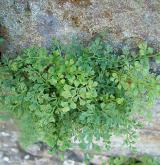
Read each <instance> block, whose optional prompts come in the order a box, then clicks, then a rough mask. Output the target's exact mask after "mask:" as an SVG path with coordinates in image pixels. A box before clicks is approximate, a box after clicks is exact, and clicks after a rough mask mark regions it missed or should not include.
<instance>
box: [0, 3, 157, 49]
mask: <svg viewBox="0 0 160 165" xmlns="http://www.w3.org/2000/svg"><path fill="white" fill-rule="evenodd" d="M0 24H1V25H2V26H3V28H5V29H6V30H7V31H6V32H5V34H3V35H4V36H5V38H6V40H8V44H7V46H8V50H11V51H19V50H20V49H21V48H23V47H27V46H30V45H31V44H36V45H45V46H48V47H49V46H50V43H51V42H50V41H51V38H52V36H57V37H58V38H60V39H61V40H63V41H64V40H65V41H68V40H67V39H68V38H70V36H72V35H78V36H80V37H82V38H88V39H89V38H91V37H92V36H94V35H95V34H97V33H99V32H105V35H106V39H107V40H108V41H109V42H111V43H112V44H113V45H114V46H116V47H118V48H121V47H123V46H124V45H129V46H130V45H131V46H132V47H134V46H135V45H137V44H138V43H140V42H142V41H144V40H145V41H147V42H148V43H149V44H151V45H153V46H154V47H155V48H156V49H158V50H160V46H159V43H160V1H159V0H154V1H153V0H126V1H124V0H119V1H117V0H101V1H97V0H54V1H53V0H1V1H0Z"/></svg>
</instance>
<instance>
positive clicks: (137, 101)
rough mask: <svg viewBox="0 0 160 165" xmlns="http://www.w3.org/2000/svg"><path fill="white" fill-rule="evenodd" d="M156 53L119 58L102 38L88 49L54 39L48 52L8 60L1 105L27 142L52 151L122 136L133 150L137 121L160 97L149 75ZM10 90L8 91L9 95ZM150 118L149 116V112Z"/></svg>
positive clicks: (147, 51) (144, 49) (35, 51)
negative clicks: (36, 142)
mask: <svg viewBox="0 0 160 165" xmlns="http://www.w3.org/2000/svg"><path fill="white" fill-rule="evenodd" d="M152 53H153V49H151V48H149V47H147V44H141V45H140V46H139V51H138V52H137V53H136V54H133V53H131V52H129V51H128V50H127V49H125V50H123V52H122V53H121V54H119V55H117V54H116V52H115V51H114V50H113V48H112V47H111V46H109V45H107V44H106V43H105V42H103V41H102V40H101V39H100V38H96V39H95V40H94V41H92V42H90V43H89V44H87V45H84V44H81V43H79V42H78V41H74V42H73V43H72V44H70V45H63V44H61V43H60V42H59V41H58V40H56V39H55V40H54V45H53V48H52V51H51V52H50V53H48V52H47V50H46V49H45V48H41V47H31V48H28V49H26V50H24V52H23V53H21V54H20V55H18V56H17V57H16V58H15V59H11V60H4V64H3V68H5V71H4V72H3V71H1V73H2V72H3V73H7V74H8V76H7V77H6V76H4V77H3V78H1V81H0V83H1V91H2V92H1V93H2V95H1V100H0V102H1V104H3V107H5V108H3V109H5V110H8V111H9V112H10V113H12V114H13V115H14V116H15V117H16V119H17V121H18V123H19V126H20V128H21V130H22V135H23V139H25V140H24V141H25V142H26V143H29V142H30V141H31V142H33V141H37V140H41V141H44V142H46V143H47V144H48V145H49V146H51V147H52V148H53V150H54V149H55V150H57V149H58V150H65V149H67V148H69V147H71V146H72V144H73V142H77V143H78V144H79V146H80V147H81V148H83V149H91V148H93V149H98V148H99V146H98V145H97V143H95V141H99V140H100V139H101V140H102V139H103V142H104V144H105V147H107V148H108V147H109V144H110V138H111V136H112V135H123V136H125V138H126V141H125V142H126V143H127V144H128V145H129V146H130V145H131V144H132V143H133V142H134V138H135V130H136V128H137V127H139V125H140V124H139V123H138V121H137V120H136V118H135V117H134V114H135V113H136V112H138V113H140V112H142V110H144V107H145V113H146V112H149V110H148V111H147V108H146V107H149V106H148V105H152V104H153V103H154V101H155V100H156V98H157V96H158V95H159V91H160V88H159V77H158V76H156V75H155V74H152V73H150V72H149V55H151V54H152ZM6 91H7V92H6ZM147 114H148V113H147Z"/></svg>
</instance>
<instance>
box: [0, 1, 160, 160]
mask: <svg viewBox="0 0 160 165" xmlns="http://www.w3.org/2000/svg"><path fill="white" fill-rule="evenodd" d="M0 25H1V26H0V35H2V36H3V37H4V38H5V39H6V43H5V46H4V47H7V51H8V52H18V51H20V50H21V49H22V48H23V47H28V46H30V45H32V44H36V45H43V46H47V47H50V45H51V39H52V37H53V36H57V37H58V38H59V39H61V40H62V41H65V42H67V41H68V39H69V38H70V37H71V36H72V35H78V36H79V37H80V38H82V39H87V40H88V39H90V38H91V37H93V36H94V35H96V34H97V33H100V32H105V38H106V40H107V41H108V42H110V43H111V44H113V45H114V46H115V47H118V48H122V47H123V46H126V45H128V46H131V47H136V46H137V44H138V43H140V42H142V41H147V42H148V43H149V44H151V45H152V46H154V48H156V49H157V50H160V0H98V1H97V0H0ZM3 51H4V48H3V47H1V48H0V52H3ZM159 109H160V106H159V105H157V106H156V108H154V109H153V112H154V118H153V121H152V122H151V123H149V124H147V123H145V125H146V126H145V128H144V129H143V130H141V131H140V132H141V137H140V140H139V141H138V142H137V148H138V150H139V153H141V154H144V153H147V154H151V155H159V156H160V115H159V113H160V111H159ZM2 133H3V132H2ZM5 136H8V135H7V134H5ZM121 142H122V141H121V139H118V138H116V139H113V150H112V152H111V153H112V154H129V153H130V152H129V151H128V150H124V149H122V147H121ZM4 144H5V143H4ZM4 144H3V143H1V145H4ZM10 152H11V151H10ZM13 152H18V151H17V150H16V149H15V150H14V146H13ZM26 157H27V156H26ZM4 161H8V159H7V157H6V158H4Z"/></svg>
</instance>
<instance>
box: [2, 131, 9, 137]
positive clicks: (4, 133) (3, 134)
mask: <svg viewBox="0 0 160 165" xmlns="http://www.w3.org/2000/svg"><path fill="white" fill-rule="evenodd" d="M1 135H2V136H5V137H6V136H10V134H9V133H7V132H1Z"/></svg>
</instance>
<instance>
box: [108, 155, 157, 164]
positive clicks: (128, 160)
mask: <svg viewBox="0 0 160 165" xmlns="http://www.w3.org/2000/svg"><path fill="white" fill-rule="evenodd" d="M109 165H159V160H157V158H152V157H150V156H147V155H146V156H142V157H139V158H138V157H137V158H132V157H125V156H121V157H111V158H110V159H109Z"/></svg>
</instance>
